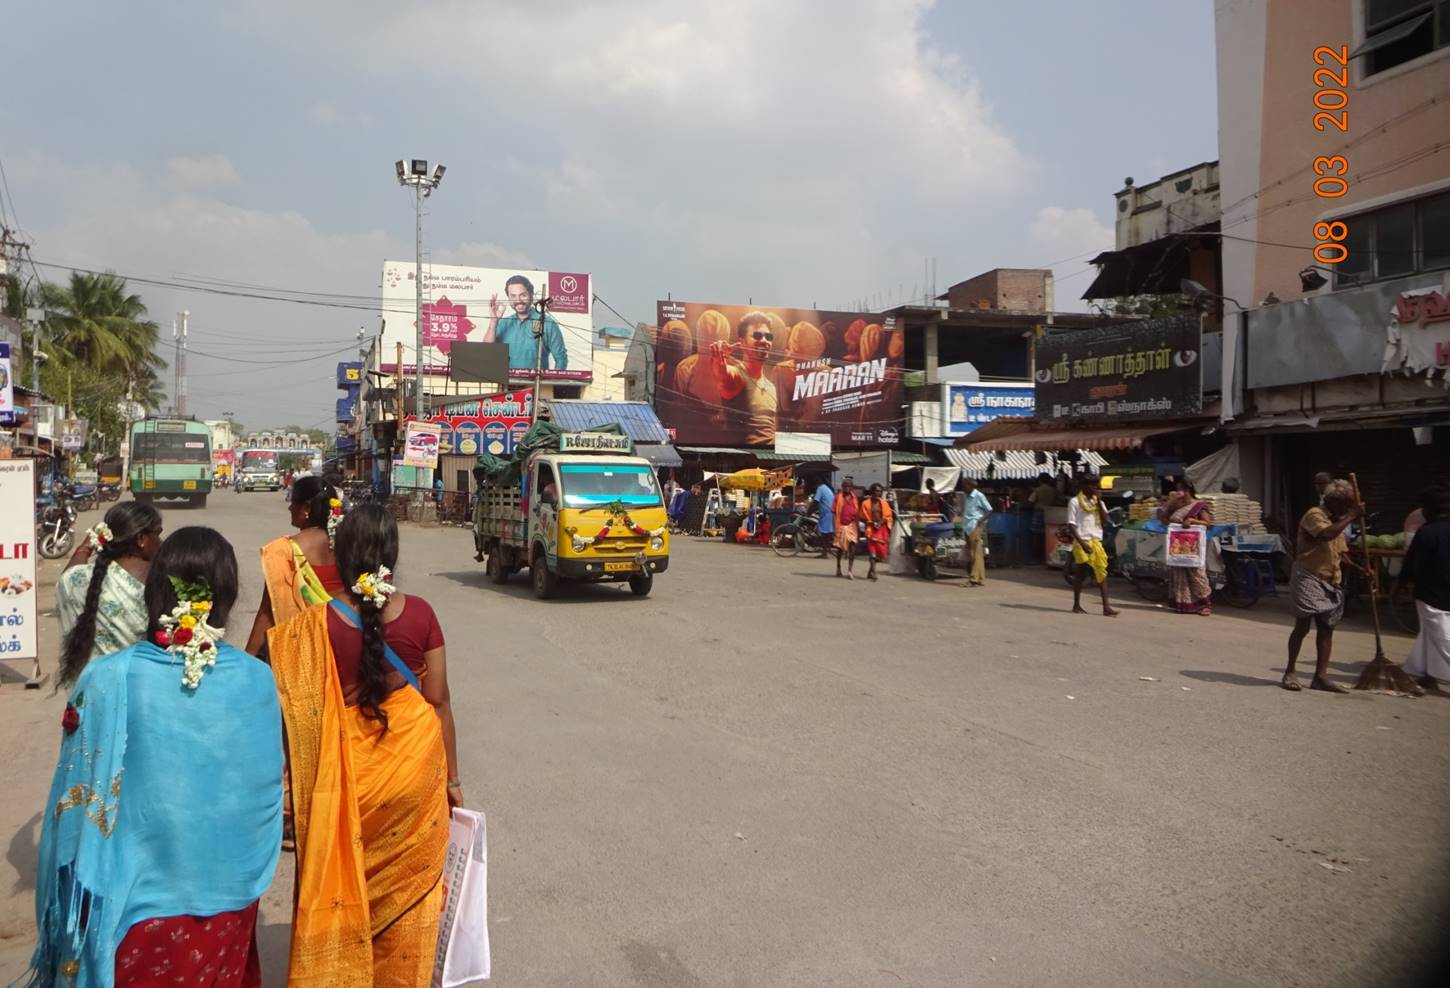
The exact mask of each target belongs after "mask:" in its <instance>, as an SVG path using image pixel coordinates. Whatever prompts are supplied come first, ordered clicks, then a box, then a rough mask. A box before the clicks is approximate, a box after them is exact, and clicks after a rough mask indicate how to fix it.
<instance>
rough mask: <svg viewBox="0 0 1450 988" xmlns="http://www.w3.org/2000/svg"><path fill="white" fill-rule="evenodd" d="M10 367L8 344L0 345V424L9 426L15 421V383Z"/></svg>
mask: <svg viewBox="0 0 1450 988" xmlns="http://www.w3.org/2000/svg"><path fill="white" fill-rule="evenodd" d="M13 373H14V370H13V368H12V367H11V365H10V344H9V343H0V422H3V423H5V424H6V425H10V424H11V423H13V422H14V421H15V383H14V382H13V381H12V380H11V375H12V374H13Z"/></svg>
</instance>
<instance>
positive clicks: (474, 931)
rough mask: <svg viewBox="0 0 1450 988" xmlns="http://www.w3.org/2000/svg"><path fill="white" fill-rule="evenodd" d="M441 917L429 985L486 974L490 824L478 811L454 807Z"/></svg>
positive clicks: (453, 987)
mask: <svg viewBox="0 0 1450 988" xmlns="http://www.w3.org/2000/svg"><path fill="white" fill-rule="evenodd" d="M443 896H444V898H443V917H442V919H441V920H440V921H439V923H438V950H437V953H436V954H435V955H434V958H433V988H458V986H460V985H466V984H471V983H472V982H474V981H484V980H486V979H487V978H488V976H489V969H490V966H491V958H490V957H489V950H488V829H487V827H486V825H485V823H484V818H483V814H482V813H475V812H473V811H472V810H460V809H455V810H454V811H453V814H452V817H451V818H450V820H449V822H448V856H447V857H446V858H445V859H444V861H443Z"/></svg>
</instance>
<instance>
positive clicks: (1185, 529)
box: [1163, 525, 1208, 569]
mask: <svg viewBox="0 0 1450 988" xmlns="http://www.w3.org/2000/svg"><path fill="white" fill-rule="evenodd" d="M1207 550H1208V532H1207V530H1206V529H1204V528H1201V527H1199V526H1195V525H1169V526H1168V551H1167V552H1165V553H1164V555H1163V561H1164V562H1165V563H1167V564H1168V565H1169V566H1176V567H1181V568H1183V569H1202V568H1203V565H1204V562H1205V560H1206V558H1207V555H1208V553H1207Z"/></svg>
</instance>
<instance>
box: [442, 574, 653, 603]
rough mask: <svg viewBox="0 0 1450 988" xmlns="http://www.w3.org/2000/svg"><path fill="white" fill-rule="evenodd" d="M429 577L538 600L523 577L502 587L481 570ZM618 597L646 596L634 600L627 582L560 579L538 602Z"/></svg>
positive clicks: (612, 599)
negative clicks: (551, 595)
mask: <svg viewBox="0 0 1450 988" xmlns="http://www.w3.org/2000/svg"><path fill="white" fill-rule="evenodd" d="M428 575H429V576H436V577H441V578H442V579H445V580H452V581H453V582H454V583H458V584H461V585H462V586H465V587H473V588H474V589H477V590H483V591H486V592H488V593H496V594H501V595H502V596H505V597H517V598H518V599H519V600H538V598H537V597H535V596H534V589H533V587H532V586H530V584H529V581H528V579H527V578H526V577H524V576H515V577H513V578H512V579H511V580H509V582H507V583H504V584H498V583H494V582H493V581H492V580H490V579H489V578H488V576H487V575H486V574H485V573H483V572H482V571H474V570H464V571H462V572H458V573H430V574H428ZM656 579H658V580H660V581H668V580H669V575H668V574H665V575H663V576H659V577H656ZM619 597H625V598H628V599H631V600H638V601H640V602H644V601H647V600H649V598H648V597H636V596H635V595H634V594H632V593H630V592H629V584H627V583H579V582H576V581H568V580H561V581H559V585H558V589H557V590H555V592H554V599H553V600H552V601H539V602H540V603H556V602H564V603H571V604H575V603H577V604H592V603H613V604H618V603H620V600H619Z"/></svg>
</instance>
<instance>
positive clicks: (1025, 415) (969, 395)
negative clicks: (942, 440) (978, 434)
mask: <svg viewBox="0 0 1450 988" xmlns="http://www.w3.org/2000/svg"><path fill="white" fill-rule="evenodd" d="M941 407H942V430H943V431H942V434H943V435H945V436H965V435H969V434H971V433H973V432H975V431H976V430H978V429H980V428H981V427H982V426H984V425H986V424H987V423H988V422H991V421H992V420H993V419H1000V418H1020V419H1030V418H1032V416H1033V412H1034V409H1035V402H1034V399H1033V395H1032V384H1031V382H1028V381H1023V382H1020V383H1011V382H1009V383H996V384H943V385H942V386H941Z"/></svg>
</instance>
